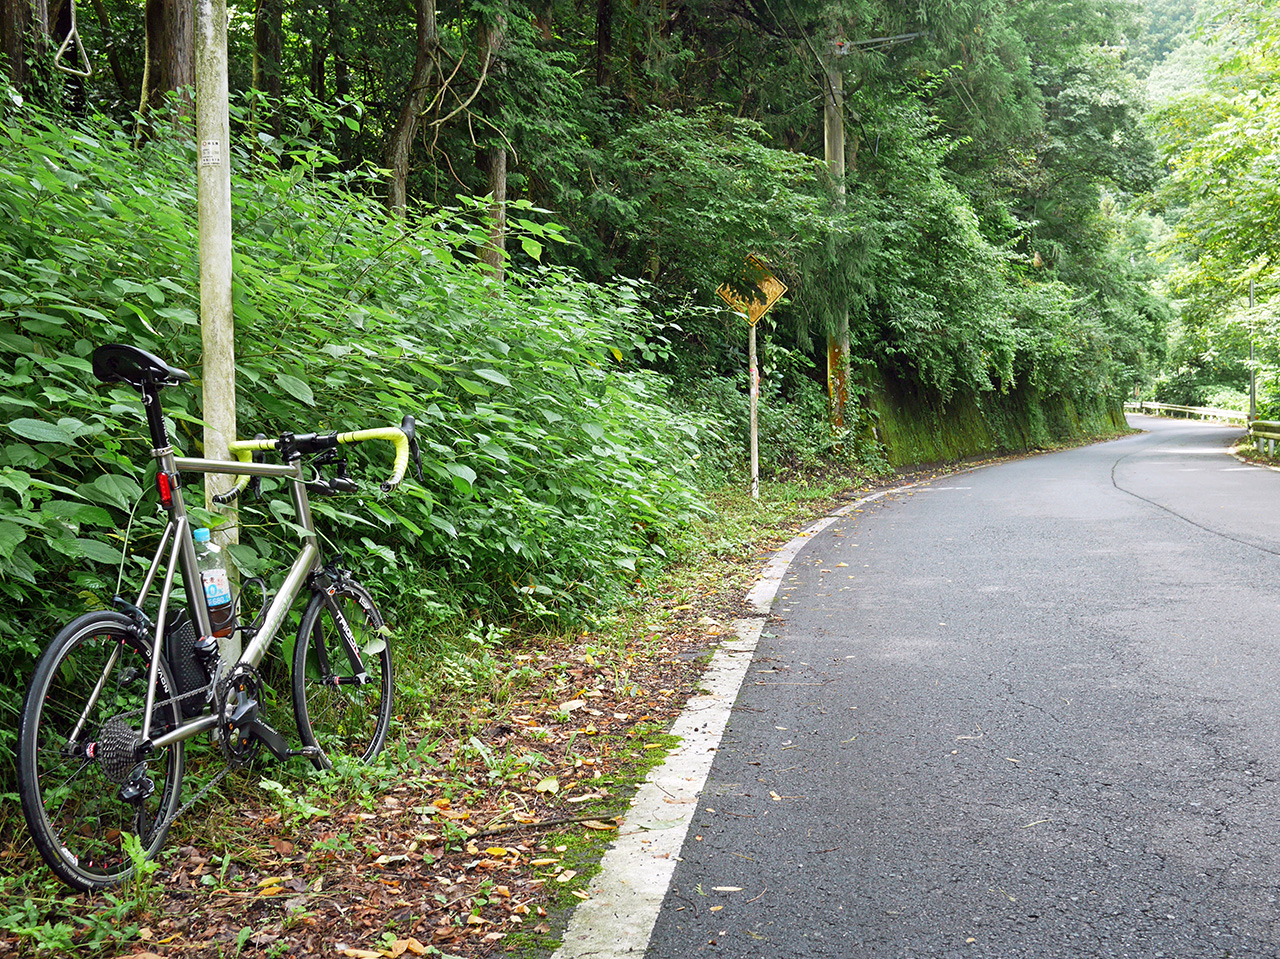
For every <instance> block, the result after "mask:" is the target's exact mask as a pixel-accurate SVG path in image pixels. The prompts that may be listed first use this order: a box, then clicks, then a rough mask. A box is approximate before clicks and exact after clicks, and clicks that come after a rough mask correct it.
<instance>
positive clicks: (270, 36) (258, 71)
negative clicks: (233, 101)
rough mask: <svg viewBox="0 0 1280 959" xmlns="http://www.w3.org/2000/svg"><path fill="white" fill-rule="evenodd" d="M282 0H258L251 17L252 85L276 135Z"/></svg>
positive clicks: (282, 13)
mask: <svg viewBox="0 0 1280 959" xmlns="http://www.w3.org/2000/svg"><path fill="white" fill-rule="evenodd" d="M283 37H284V3H283V0H258V9H257V10H256V11H254V17H253V88H254V89H255V90H257V91H258V92H259V93H261V94H264V95H265V97H266V100H267V102H268V103H269V104H270V106H269V107H267V110H268V111H269V113H268V116H269V118H270V119H269V120H268V125H269V126H270V127H271V132H272V133H273V134H274V135H275V136H277V137H278V136H280V132H281V125H280V107H279V103H280V94H281V92H282V90H283V86H282V79H281V76H280V59H281V56H282V53H283V50H284V40H283Z"/></svg>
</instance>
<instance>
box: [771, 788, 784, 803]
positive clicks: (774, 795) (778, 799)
mask: <svg viewBox="0 0 1280 959" xmlns="http://www.w3.org/2000/svg"><path fill="white" fill-rule="evenodd" d="M769 798H771V799H772V800H773V801H774V802H782V797H781V796H779V795H778V794H777V793H776V792H774V791H773V790H772V789H770V790H769Z"/></svg>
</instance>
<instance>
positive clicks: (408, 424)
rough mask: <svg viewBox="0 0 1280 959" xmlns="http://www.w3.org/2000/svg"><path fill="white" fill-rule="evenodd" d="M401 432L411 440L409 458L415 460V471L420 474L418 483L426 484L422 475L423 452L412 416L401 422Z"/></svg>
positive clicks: (407, 416)
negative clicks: (419, 445)
mask: <svg viewBox="0 0 1280 959" xmlns="http://www.w3.org/2000/svg"><path fill="white" fill-rule="evenodd" d="M400 432H402V433H404V435H405V438H406V439H408V440H409V456H410V457H411V458H412V459H413V469H414V472H415V473H417V474H418V482H419V483H425V482H426V479H425V478H424V477H423V475H422V450H420V449H419V448H418V437H417V435H416V434H415V432H414V423H413V416H412V415H406V416H405V418H404V419H402V420H401V421H400Z"/></svg>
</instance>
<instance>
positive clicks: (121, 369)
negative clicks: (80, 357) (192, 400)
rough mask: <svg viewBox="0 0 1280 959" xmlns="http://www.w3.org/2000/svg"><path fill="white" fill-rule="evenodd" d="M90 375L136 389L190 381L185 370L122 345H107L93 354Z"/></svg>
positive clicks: (103, 380) (189, 376)
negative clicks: (125, 384)
mask: <svg viewBox="0 0 1280 959" xmlns="http://www.w3.org/2000/svg"><path fill="white" fill-rule="evenodd" d="M93 375H94V376H96V377H97V378H98V379H99V380H101V381H102V382H103V383H128V384H129V385H130V386H132V387H133V388H134V389H136V390H140V389H142V388H143V387H144V386H150V387H156V388H159V387H161V386H177V385H178V384H179V383H186V382H188V381H189V380H190V379H191V374H190V373H188V372H187V371H186V370H180V369H178V368H177V367H176V366H170V365H169V364H168V363H166V362H165V361H164V360H162V359H160V357H158V356H155V355H154V354H151V353H148V352H147V351H146V350H140V349H138V348H137V347H136V346H126V345H125V344H123V343H109V344H107V345H106V346H100V347H98V348H97V349H96V350H94V351H93Z"/></svg>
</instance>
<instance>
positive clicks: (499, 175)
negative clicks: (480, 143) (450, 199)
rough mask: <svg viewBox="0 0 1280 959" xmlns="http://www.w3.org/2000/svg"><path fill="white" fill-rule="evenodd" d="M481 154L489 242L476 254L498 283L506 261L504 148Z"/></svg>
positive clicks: (500, 146)
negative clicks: (485, 172) (486, 184)
mask: <svg viewBox="0 0 1280 959" xmlns="http://www.w3.org/2000/svg"><path fill="white" fill-rule="evenodd" d="M485 153H486V155H487V156H486V159H487V160H488V165H489V171H488V172H489V196H490V200H489V242H488V243H486V244H485V245H484V247H483V248H481V250H480V261H481V262H482V263H487V264H488V265H489V266H490V267H492V268H493V277H494V279H496V280H498V281H499V282H501V281H502V278H503V276H504V275H505V273H506V259H507V148H506V147H505V146H502V145H497V146H492V147H490V148H489V149H488V150H486V151H485Z"/></svg>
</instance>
